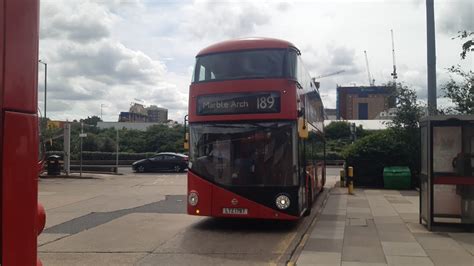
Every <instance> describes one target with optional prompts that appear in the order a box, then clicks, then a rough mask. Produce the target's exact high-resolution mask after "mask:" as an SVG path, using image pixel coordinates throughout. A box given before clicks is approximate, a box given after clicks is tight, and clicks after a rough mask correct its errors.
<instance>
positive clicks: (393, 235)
mask: <svg viewBox="0 0 474 266" xmlns="http://www.w3.org/2000/svg"><path fill="white" fill-rule="evenodd" d="M378 234H379V239H380V241H389V242H416V239H415V237H413V235H412V234H411V233H409V232H407V233H402V232H386V231H381V232H379V233H378Z"/></svg>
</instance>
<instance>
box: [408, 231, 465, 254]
mask: <svg viewBox="0 0 474 266" xmlns="http://www.w3.org/2000/svg"><path fill="white" fill-rule="evenodd" d="M415 238H416V240H417V241H418V243H420V244H421V246H423V248H424V249H437V250H464V248H463V247H462V246H461V245H460V244H459V243H458V242H456V241H455V240H454V239H452V238H450V237H449V236H447V235H438V234H423V233H422V234H415Z"/></svg>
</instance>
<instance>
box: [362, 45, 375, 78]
mask: <svg viewBox="0 0 474 266" xmlns="http://www.w3.org/2000/svg"><path fill="white" fill-rule="evenodd" d="M364 54H365V66H366V67H367V76H368V77H369V84H370V86H374V84H375V79H373V78H372V76H371V75H370V69H369V59H367V51H365V50H364Z"/></svg>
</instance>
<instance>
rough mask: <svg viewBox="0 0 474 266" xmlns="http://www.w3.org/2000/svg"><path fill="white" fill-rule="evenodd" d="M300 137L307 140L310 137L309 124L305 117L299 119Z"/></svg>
mask: <svg viewBox="0 0 474 266" xmlns="http://www.w3.org/2000/svg"><path fill="white" fill-rule="evenodd" d="M298 136H299V137H300V138H302V139H307V138H308V136H309V132H308V123H307V121H306V119H304V118H303V117H300V118H298Z"/></svg>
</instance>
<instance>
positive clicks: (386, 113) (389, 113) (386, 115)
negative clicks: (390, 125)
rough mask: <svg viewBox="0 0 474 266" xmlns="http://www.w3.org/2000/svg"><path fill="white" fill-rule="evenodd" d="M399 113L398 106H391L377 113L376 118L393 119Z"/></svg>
mask: <svg viewBox="0 0 474 266" xmlns="http://www.w3.org/2000/svg"><path fill="white" fill-rule="evenodd" d="M396 115H397V108H390V109H388V110H385V111H383V112H380V114H378V115H377V117H376V119H382V120H388V119H393V118H394V117H395V116H396Z"/></svg>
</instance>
